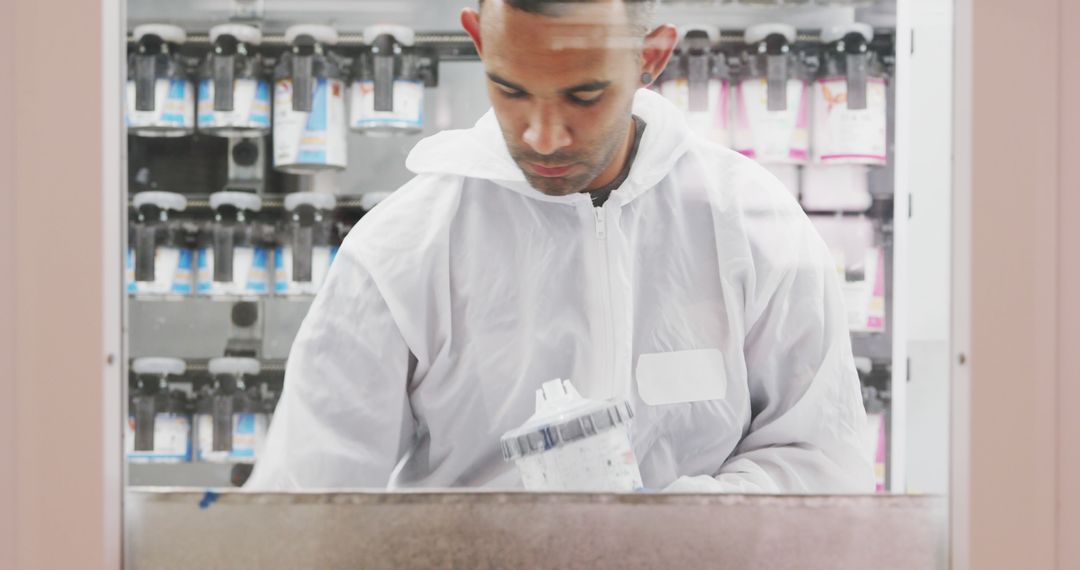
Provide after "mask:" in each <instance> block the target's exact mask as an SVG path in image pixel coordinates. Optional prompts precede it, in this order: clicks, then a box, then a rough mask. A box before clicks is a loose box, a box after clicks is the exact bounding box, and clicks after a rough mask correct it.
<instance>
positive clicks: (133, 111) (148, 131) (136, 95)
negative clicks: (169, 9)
mask: <svg viewBox="0 0 1080 570" xmlns="http://www.w3.org/2000/svg"><path fill="white" fill-rule="evenodd" d="M133 35H134V37H135V42H136V48H135V52H134V53H132V54H131V55H129V56H128V80H127V89H126V92H125V105H126V113H125V122H126V123H127V129H128V132H130V133H132V134H135V135H139V136H144V137H181V136H185V135H190V134H191V133H192V132H194V130H195V90H194V88H193V87H192V85H191V81H189V80H188V77H187V75H186V73H185V71H184V64H183V62H182V61H181V60H180V58H179V51H180V46H181V45H182V44H183V43H184V42H185V41H186V40H187V34H186V33H184V30H183V29H182V28H179V27H177V26H171V25H167V24H147V25H143V26H137V27H136V28H135V30H134V32H133Z"/></svg>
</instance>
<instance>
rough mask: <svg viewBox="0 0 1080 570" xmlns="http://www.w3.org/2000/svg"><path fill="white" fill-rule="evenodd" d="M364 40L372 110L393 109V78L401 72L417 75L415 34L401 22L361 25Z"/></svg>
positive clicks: (402, 73)
mask: <svg viewBox="0 0 1080 570" xmlns="http://www.w3.org/2000/svg"><path fill="white" fill-rule="evenodd" d="M364 43H365V44H367V45H368V46H369V48H370V49H371V57H372V60H373V63H374V65H373V68H374V69H373V71H374V81H375V111H376V112H393V110H394V81H395V80H396V79H397V78H398V77H400V76H402V75H409V76H418V72H417V67H418V66H417V59H416V54H415V53H414V50H413V46H414V45H415V43H416V34H415V32H413V30H412V29H411V28H407V27H405V26H392V25H379V26H370V27H368V28H365V29H364Z"/></svg>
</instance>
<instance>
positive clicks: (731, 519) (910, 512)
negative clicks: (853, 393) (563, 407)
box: [126, 489, 947, 570]
mask: <svg viewBox="0 0 1080 570" xmlns="http://www.w3.org/2000/svg"><path fill="white" fill-rule="evenodd" d="M126 505H127V506H126V513H127V517H128V519H127V542H126V549H127V556H128V557H127V565H126V567H127V568H140V569H145V568H154V569H165V568H177V569H184V570H189V569H191V568H201V569H202V568H262V569H273V568H288V569H290V570H292V569H296V568H470V569H472V568H530V569H537V568H620V569H624V568H739V569H756V568H761V569H765V568H768V569H773V570H775V569H783V568H800V569H810V568H828V569H830V570H839V569H846V568H851V569H859V570H864V569H865V568H890V569H908V568H910V569H918V570H927V569H932V568H944V567H945V544H946V525H947V517H946V511H945V501H944V499H942V498H940V497H913V496H769V495H758V496H751V495H668V494H653V493H640V494H621V495H611V494H584V493H582V494H574V493H563V494H532V493H502V492H406V493H377V492H335V493H296V494H292V493H244V492H242V491H221V492H220V493H215V492H205V491H175V490H170V491H164V490H147V489H140V490H130V491H128V493H127V503H126Z"/></svg>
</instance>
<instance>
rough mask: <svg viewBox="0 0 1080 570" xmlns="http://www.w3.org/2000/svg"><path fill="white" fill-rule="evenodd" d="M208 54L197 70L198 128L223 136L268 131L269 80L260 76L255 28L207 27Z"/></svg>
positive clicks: (258, 41)
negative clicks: (211, 46)
mask: <svg viewBox="0 0 1080 570" xmlns="http://www.w3.org/2000/svg"><path fill="white" fill-rule="evenodd" d="M210 43H211V44H212V45H213V48H212V51H211V53H210V55H208V56H207V57H206V60H205V61H203V63H202V66H201V67H200V70H199V103H198V123H199V130H200V131H203V132H206V133H208V134H212V135H218V136H224V137H257V136H262V135H265V134H268V133H269V132H270V82H269V81H267V80H266V79H264V78H263V75H264V73H265V70H264V69H263V61H262V57H261V56H260V55H259V54H258V53H256V52H255V48H256V47H257V46H258V45H259V44H260V43H262V32H260V31H259V30H258V28H255V27H252V26H245V25H242V24H224V25H221V26H214V27H213V28H211V29H210Z"/></svg>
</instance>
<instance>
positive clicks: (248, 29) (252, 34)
mask: <svg viewBox="0 0 1080 570" xmlns="http://www.w3.org/2000/svg"><path fill="white" fill-rule="evenodd" d="M221 36H232V37H234V38H236V41H238V42H242V43H245V44H251V45H255V46H257V45H259V44H261V43H262V32H261V31H259V28H256V27H255V26H245V25H244V24H221V25H220V26H214V27H213V28H210V41H211V42H216V41H217V39H218V38H219V37H221Z"/></svg>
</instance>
